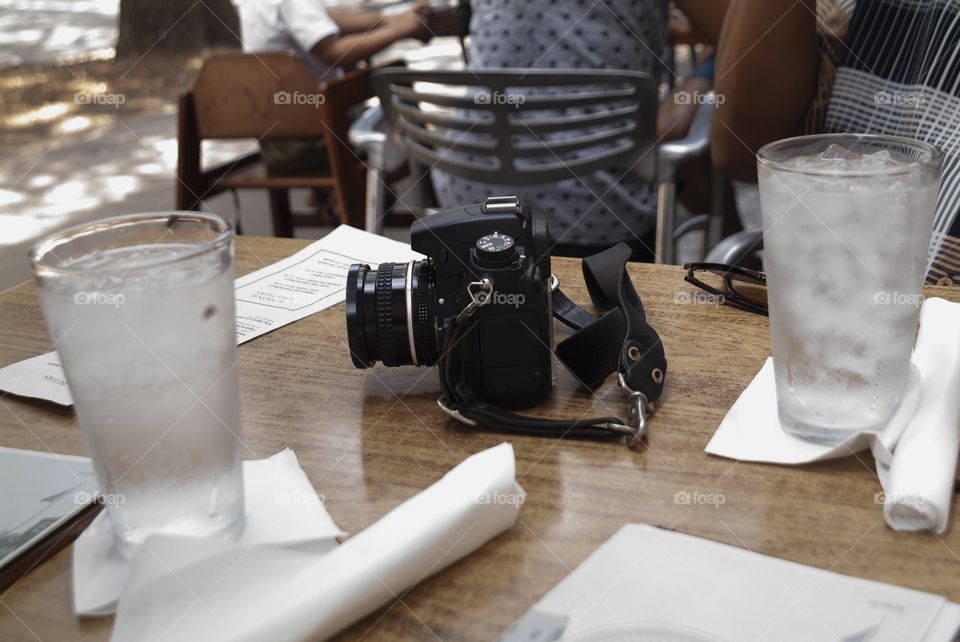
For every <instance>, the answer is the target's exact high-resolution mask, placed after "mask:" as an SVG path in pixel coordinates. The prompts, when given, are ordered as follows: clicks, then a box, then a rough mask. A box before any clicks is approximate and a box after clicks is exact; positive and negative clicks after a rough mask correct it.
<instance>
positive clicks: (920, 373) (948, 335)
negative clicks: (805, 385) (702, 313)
mask: <svg viewBox="0 0 960 642" xmlns="http://www.w3.org/2000/svg"><path fill="white" fill-rule="evenodd" d="M958 445H960V304H958V303H951V302H950V301H946V300H944V299H939V298H931V299H927V300H926V301H925V302H924V303H923V307H922V308H921V310H920V333H919V335H918V338H917V343H916V346H915V347H914V351H913V356H912V358H911V372H910V377H909V379H908V382H907V386H906V390H905V392H904V398H903V401H902V402H901V404H900V407H899V408H898V409H897V411H896V412H895V413H894V416H893V417H892V418H891V420H890V423H889V424H888V425H887V427H886V428H884V430H883V431H881V432H879V433H857V434H855V435H852V436H850V437H849V438H848V439H846V440H845V441H844V442H843V443H841V444H838V445H835V446H825V445H822V444H817V443H813V442H808V441H804V440H802V439H798V438H796V437H793V436H791V435H788V434H787V433H785V432H784V431H783V429H782V428H781V427H780V421H779V418H778V416H777V400H776V380H775V377H774V371H773V360H772V359H767V361H766V362H765V363H764V364H763V367H762V368H761V369H760V372H758V373H757V376H756V377H754V379H753V381H752V382H751V383H750V385H749V386H747V388H746V389H745V390H744V391H743V393H741V395H740V397H739V398H738V399H737V401H736V402H735V403H734V404H733V406H732V407H731V408H730V410H729V411H728V412H727V415H726V417H724V419H723V421H722V422H721V423H720V427H719V428H717V431H716V433H714V435H713V437H712V438H711V439H710V442H709V443H708V444H707V447H706V449H705V451H706V452H707V453H709V454H711V455H717V456H719V457H728V458H731V459H738V460H740V461H754V462H767V463H775V464H805V463H810V462H814V461H820V460H824V459H832V458H836V457H843V456H846V455H849V454H852V453H855V452H858V451H861V450H864V449H866V448H870V450H871V451H872V454H873V456H874V458H875V459H876V462H877V473H878V476H879V478H880V482H881V485H882V486H883V488H884V514H885V516H886V518H887V522H888V523H889V524H890V526H891V527H893V528H895V529H897V530H918V529H923V528H932V529H934V530H936V531H938V532H942V531H943V530H944V529H945V528H946V525H947V518H948V516H949V509H950V501H951V499H952V496H953V482H954V479H955V475H956V464H957V452H958Z"/></svg>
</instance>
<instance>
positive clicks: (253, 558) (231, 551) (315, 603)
mask: <svg viewBox="0 0 960 642" xmlns="http://www.w3.org/2000/svg"><path fill="white" fill-rule="evenodd" d="M523 499H524V494H523V489H521V488H520V487H519V486H518V485H517V483H516V480H515V462H514V456H513V448H512V447H511V446H510V445H509V444H501V445H499V446H497V447H495V448H491V449H489V450H486V451H483V452H481V453H478V454H476V455H473V456H472V457H469V458H468V459H466V460H464V461H463V462H462V463H460V464H459V465H458V466H457V467H456V468H454V469H453V470H451V471H450V472H448V473H447V474H446V476H444V477H443V478H442V479H441V480H440V481H438V482H437V483H435V484H434V485H432V486H430V487H429V488H427V489H426V490H424V491H423V492H421V493H420V494H418V495H416V496H414V497H413V498H411V499H409V500H407V501H406V502H404V503H403V504H401V505H400V506H399V507H397V508H396V509H394V510H393V511H391V512H390V513H389V514H387V515H386V516H385V517H383V518H381V519H380V520H379V521H378V522H376V523H375V524H373V525H372V526H370V527H368V528H367V529H366V530H364V531H363V532H361V533H359V534H357V535H355V536H353V537H351V538H350V539H348V540H347V541H346V542H345V543H344V544H342V545H340V546H338V547H336V548H335V549H333V550H332V551H331V552H329V553H327V554H325V555H318V554H316V553H313V552H309V551H302V550H295V549H291V548H286V547H279V546H273V545H256V546H253V547H248V548H243V547H240V546H233V547H229V548H226V549H225V548H224V547H222V546H211V545H210V544H209V543H208V542H203V543H201V544H200V545H198V546H196V547H194V548H192V549H191V550H190V554H191V557H192V559H189V560H188V559H186V558H182V557H181V558H179V559H177V560H176V562H177V565H176V567H175V568H174V570H173V571H171V570H170V568H169V567H168V563H167V556H168V553H169V552H170V549H176V548H177V543H176V542H175V541H172V538H160V537H157V538H154V537H151V538H149V539H148V540H147V542H148V543H149V544H150V551H149V552H146V551H139V552H138V553H137V554H136V555H135V557H134V561H133V567H132V569H131V572H130V578H129V580H128V582H127V588H126V591H125V592H124V594H123V597H122V598H121V600H120V606H119V612H118V614H117V619H116V624H115V626H114V631H113V638H112V640H113V642H125V641H127V640H137V641H141V640H145V641H153V640H159V639H161V638H162V639H163V640H164V641H175V640H190V641H193V640H204V641H205V642H215V641H217V640H270V642H284V641H295V640H296V641H299V640H321V639H326V638H328V637H330V636H332V635H333V634H335V633H337V632H338V631H340V630H341V629H343V628H344V627H346V626H348V625H350V624H351V623H353V622H354V621H356V620H358V619H359V618H362V617H363V616H364V615H367V614H368V613H370V612H371V611H373V610H375V609H376V608H378V607H380V606H382V605H383V604H385V603H387V602H389V601H390V600H392V599H395V598H396V597H397V596H399V595H402V594H403V592H404V591H406V590H407V589H408V588H410V587H412V586H413V585H415V584H416V583H418V582H420V581H422V580H424V579H425V578H427V577H429V576H430V575H432V574H434V573H436V572H438V571H440V570H441V569H443V568H445V567H446V566H448V565H450V564H452V563H453V562H455V561H457V560H458V559H460V558H462V557H463V556H465V555H467V554H468V553H470V552H472V551H474V550H476V549H477V548H479V547H480V546H481V545H483V544H484V543H485V542H486V541H487V540H489V539H491V538H492V537H494V536H496V535H498V534H499V533H501V532H503V531H505V530H507V529H508V528H510V527H511V526H512V525H513V523H514V521H515V520H516V518H517V513H518V512H519V510H520V505H521V504H522V503H523Z"/></svg>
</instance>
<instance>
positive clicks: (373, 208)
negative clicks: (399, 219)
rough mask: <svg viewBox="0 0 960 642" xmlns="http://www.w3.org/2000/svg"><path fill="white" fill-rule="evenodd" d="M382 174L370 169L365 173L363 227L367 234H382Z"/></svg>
mask: <svg viewBox="0 0 960 642" xmlns="http://www.w3.org/2000/svg"><path fill="white" fill-rule="evenodd" d="M384 196H385V195H384V189H383V172H382V170H380V169H377V168H373V167H371V168H370V169H369V170H368V171H367V203H366V208H365V210H366V212H365V214H366V221H365V225H364V227H365V228H366V230H367V231H368V232H373V233H374V234H381V235H382V234H383V218H384V216H385V215H386V212H385V211H384Z"/></svg>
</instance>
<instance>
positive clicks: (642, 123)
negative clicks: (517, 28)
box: [350, 69, 712, 262]
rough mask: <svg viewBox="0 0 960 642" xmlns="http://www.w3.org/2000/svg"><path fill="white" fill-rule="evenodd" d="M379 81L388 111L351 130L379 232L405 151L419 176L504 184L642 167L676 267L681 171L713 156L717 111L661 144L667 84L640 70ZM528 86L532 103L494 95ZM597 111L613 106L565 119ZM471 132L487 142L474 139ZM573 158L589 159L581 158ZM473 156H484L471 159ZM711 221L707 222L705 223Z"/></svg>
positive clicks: (662, 240) (660, 251)
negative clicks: (662, 87)
mask: <svg viewBox="0 0 960 642" xmlns="http://www.w3.org/2000/svg"><path fill="white" fill-rule="evenodd" d="M373 81H374V86H375V89H376V93H377V95H378V96H379V98H380V105H378V106H376V107H373V108H371V109H369V110H368V111H367V113H366V114H364V116H363V117H362V118H361V119H360V120H358V121H357V122H356V123H355V124H354V126H353V127H352V128H351V130H350V140H351V142H352V143H353V144H354V145H356V146H358V147H360V148H362V149H364V150H365V151H366V153H367V159H368V177H367V210H366V228H367V229H368V230H369V231H373V232H376V233H380V232H381V231H382V224H383V213H384V206H385V185H384V181H383V177H384V173H385V171H386V168H387V167H388V166H389V164H390V162H391V159H392V162H396V159H397V158H398V156H402V155H403V154H406V155H407V156H409V157H410V158H411V159H412V160H413V162H414V163H415V164H417V165H419V167H420V172H419V173H415V176H419V175H420V173H422V172H423V171H425V170H424V169H423V168H429V167H436V168H437V169H441V170H443V171H446V172H448V173H450V174H453V175H456V176H460V177H463V178H467V179H470V180H474V181H478V182H482V183H489V184H502V185H531V184H541V183H550V182H555V181H559V180H564V179H569V178H571V177H573V176H581V175H586V174H589V173H591V172H594V171H597V170H599V169H604V168H608V167H611V166H615V165H618V164H619V165H625V166H631V165H633V166H634V171H636V172H637V173H638V174H639V175H640V176H641V178H644V179H646V180H648V181H650V182H658V183H659V185H660V188H659V197H660V198H659V204H658V212H657V220H658V234H657V247H656V255H657V257H658V260H660V261H662V262H672V261H673V257H674V234H673V230H674V222H675V194H676V183H675V181H676V170H677V167H678V166H679V165H680V164H681V163H682V162H684V161H687V160H690V159H692V158H695V157H697V156H701V155H704V154H706V152H707V150H708V141H709V128H710V119H711V113H712V106H710V105H704V106H703V107H702V108H701V109H700V111H699V112H698V114H697V117H696V118H695V120H694V123H693V125H692V126H691V130H690V134H689V135H688V136H687V137H686V138H684V139H682V140H677V141H671V142H669V143H666V144H664V145H661V146H659V147H656V145H655V127H656V113H657V106H658V102H657V84H656V82H655V81H654V80H653V79H652V78H650V77H649V76H648V75H646V74H642V73H638V72H631V71H619V70H591V71H590V72H584V71H582V70H539V69H538V70H536V71H534V72H530V71H529V70H512V69H502V70H482V71H445V72H427V71H407V70H383V71H379V72H377V73H375V74H374V76H373ZM465 88H466V90H465ZM526 88H536V92H535V94H536V95H532V96H529V97H527V98H526V99H525V100H524V101H523V102H522V104H517V103H516V102H513V103H508V102H505V101H497V100H494V99H491V98H490V97H495V96H498V95H499V96H509V95H511V94H519V93H521V92H519V91H518V90H520V89H526ZM546 88H550V89H551V90H552V93H547V92H546V91H544V90H545V89H546ZM457 90H459V93H458V92H457ZM593 105H606V106H607V109H606V110H605V111H600V112H597V113H588V114H584V113H582V111H581V112H576V111H574V112H573V113H572V115H568V114H567V113H565V112H568V111H570V110H576V109H577V108H582V107H584V106H593ZM545 113H546V114H548V115H543V114H545ZM558 113H560V114H563V115H560V116H558V115H556V114H558ZM464 114H471V115H473V116H474V117H473V118H469V117H466V116H464ZM383 128H385V129H386V131H387V132H389V135H388V134H387V133H385V132H384V131H382V129H383ZM464 132H472V133H480V134H486V135H487V138H485V139H483V140H476V139H475V138H474V139H470V138H467V137H464V136H463V133H464ZM557 133H561V136H557ZM544 136H547V138H546V139H545V138H544ZM518 137H522V139H521V140H520V141H518V140H517V138H518ZM654 150H655V151H654ZM573 152H579V156H578V157H577V158H571V154H572V153H573ZM465 154H469V155H471V156H473V157H474V160H473V161H466V160H464V157H463V155H465ZM424 200H425V199H423V198H422V197H421V198H420V199H418V201H419V203H418V205H421V207H420V208H419V209H420V212H418V214H422V213H423V212H424V209H423V208H422V204H423V203H424ZM704 223H705V221H704V220H702V219H701V220H698V221H697V224H698V225H699V226H703V224H704ZM688 227H690V226H688Z"/></svg>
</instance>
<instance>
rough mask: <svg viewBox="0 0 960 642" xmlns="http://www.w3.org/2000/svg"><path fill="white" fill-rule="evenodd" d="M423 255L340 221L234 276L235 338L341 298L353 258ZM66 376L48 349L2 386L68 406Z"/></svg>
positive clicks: (1, 376)
mask: <svg viewBox="0 0 960 642" xmlns="http://www.w3.org/2000/svg"><path fill="white" fill-rule="evenodd" d="M420 258H423V255H421V254H418V253H416V252H414V251H413V250H411V249H410V246H409V245H407V244H406V243H400V242H399V241H394V240H392V239H388V238H385V237H382V236H377V235H376V234H370V233H368V232H364V231H362V230H358V229H356V228H354V227H350V226H349V225H341V226H340V227H338V228H336V229H335V230H333V231H332V232H330V234H328V235H327V236H325V237H323V238H322V239H320V240H319V241H316V242H314V243H311V244H310V245H308V246H307V247H305V248H303V249H302V250H300V251H299V252H297V253H296V254H294V255H293V256H290V257H287V258H286V259H283V260H281V261H277V262H276V263H274V264H273V265H269V266H267V267H264V268H261V269H259V270H257V271H255V272H251V273H250V274H246V275H244V276H242V277H240V278H239V279H237V280H236V297H237V298H236V301H237V343H238V344H241V343H244V342H245V341H249V340H250V339H254V338H256V337H259V336H260V335H262V334H266V333H267V332H270V331H271V330H276V329H277V328H280V327H282V326H285V325H287V324H288V323H293V322H294V321H297V320H299V319H302V318H304V317H306V316H309V315H311V314H314V313H316V312H320V311H321V310H325V309H327V308H329V307H330V306H332V305H336V304H337V303H339V302H341V301H343V300H344V298H345V283H346V278H347V269H348V268H349V267H350V265H351V264H352V263H368V264H370V266H371V267H376V266H377V265H378V264H380V263H382V262H385V261H393V262H401V261H410V260H413V259H420ZM66 379H67V378H66V375H65V374H64V371H63V368H62V367H61V366H60V358H59V356H58V355H57V353H56V352H48V353H47V354H43V355H40V356H37V357H31V358H30V359H26V360H24V361H20V362H18V363H14V364H11V365H9V366H7V367H5V368H2V369H0V390H3V391H5V392H8V393H10V394H14V395H19V396H21V397H33V398H36V399H45V400H47V401H52V402H54V403H57V404H60V405H62V406H69V405H71V404H73V398H72V397H71V396H70V390H69V388H68V387H67V381H66Z"/></svg>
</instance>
